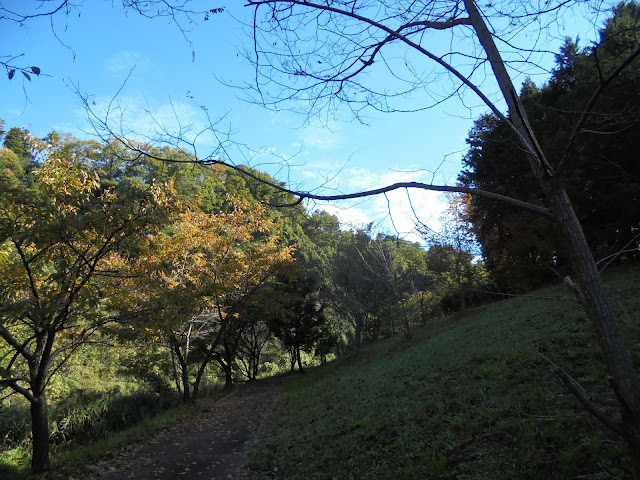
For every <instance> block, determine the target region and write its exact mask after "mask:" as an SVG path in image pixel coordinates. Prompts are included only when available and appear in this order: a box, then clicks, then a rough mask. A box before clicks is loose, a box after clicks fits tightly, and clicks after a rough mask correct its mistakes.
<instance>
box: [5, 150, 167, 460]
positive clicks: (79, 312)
mask: <svg viewBox="0 0 640 480" xmlns="http://www.w3.org/2000/svg"><path fill="white" fill-rule="evenodd" d="M30 146H31V148H32V150H31V151H34V152H36V153H37V157H38V159H39V161H40V163H39V164H38V165H37V167H35V168H32V169H31V171H30V173H29V175H28V176H24V175H23V174H22V175H21V174H20V167H21V164H20V163H19V162H18V163H14V166H15V169H14V170H12V169H11V168H5V169H4V170H3V172H2V175H0V342H1V346H0V351H1V352H2V355H1V356H0V386H2V387H8V388H10V389H12V390H13V391H14V392H16V393H18V394H20V395H22V396H23V397H24V398H25V399H27V400H28V402H29V404H30V407H31V425H32V442H33V455H32V462H31V466H32V470H33V471H34V472H43V471H45V470H47V469H48V468H49V430H48V428H49V426H48V401H47V386H48V384H49V382H50V380H51V377H52V375H54V374H55V373H56V372H57V371H58V370H59V369H60V368H61V367H62V366H63V365H64V363H65V362H66V361H67V360H68V359H69V358H70V357H71V354H72V353H73V352H74V351H75V350H76V349H77V348H78V347H80V346H81V345H82V344H83V343H85V342H86V341H87V340H88V339H89V338H90V337H91V335H92V334H93V333H94V332H96V330H97V329H98V328H100V327H101V326H103V325H105V324H106V323H109V322H115V321H117V320H119V319H124V318H127V315H126V314H125V312H124V311H123V312H115V311H113V310H110V309H109V308H108V305H107V302H106V301H105V300H104V299H105V298H109V296H110V294H111V293H113V292H114V291H115V290H117V285H118V283H119V279H118V277H119V275H120V273H121V271H120V270H119V269H118V268H117V266H116V265H117V264H116V263H114V262H113V257H114V256H115V255H116V254H125V253H126V252H129V251H131V249H135V248H136V245H137V244H138V242H140V241H141V240H142V238H143V237H144V235H145V234H146V233H148V231H149V230H150V229H153V228H155V227H156V226H157V225H158V224H159V223H162V222H164V221H166V218H167V213H168V212H170V211H171V205H172V204H173V201H174V198H173V194H172V191H171V189H170V188H167V189H163V188H159V187H157V186H150V187H147V188H131V187H130V186H129V187H127V186H121V187H122V188H107V187H104V186H103V185H101V182H100V177H99V171H98V169H97V168H96V166H95V164H94V163H93V162H92V161H91V159H87V158H86V157H83V156H81V155H67V154H68V153H69V151H68V149H67V148H65V145H61V146H59V148H57V147H56V145H52V144H45V143H42V142H40V141H38V140H36V139H31V141H30ZM0 158H1V157H0ZM16 173H18V175H16ZM22 173H23V172H22Z"/></svg>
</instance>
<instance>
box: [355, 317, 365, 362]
mask: <svg viewBox="0 0 640 480" xmlns="http://www.w3.org/2000/svg"><path fill="white" fill-rule="evenodd" d="M355 320H356V331H355V338H354V348H355V351H356V353H358V352H359V351H360V344H361V342H362V327H363V325H364V314H362V313H358V314H356V318H355Z"/></svg>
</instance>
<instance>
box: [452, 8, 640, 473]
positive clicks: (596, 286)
mask: <svg viewBox="0 0 640 480" xmlns="http://www.w3.org/2000/svg"><path fill="white" fill-rule="evenodd" d="M464 3H465V7H466V9H467V12H468V13H469V18H470V20H471V23H472V25H473V27H474V29H475V31H476V34H477V35H478V39H479V40H480V43H481V44H482V46H483V48H484V50H485V52H486V53H487V57H488V59H489V61H490V62H491V66H492V68H493V71H494V75H495V78H496V80H497V81H498V84H499V86H500V89H501V91H502V94H503V96H504V98H505V100H506V102H507V104H508V105H509V112H510V117H509V120H510V121H511V122H512V125H513V126H514V128H515V130H516V131H517V133H518V134H519V135H520V137H521V140H522V143H523V144H524V146H525V148H526V149H527V151H528V152H529V160H530V164H531V169H532V171H533V173H534V175H535V176H536V178H537V180H538V182H539V184H540V186H541V187H542V191H543V193H544V195H545V197H546V199H547V200H548V201H549V203H550V207H551V212H552V215H553V218H554V220H555V222H556V223H557V225H558V227H559V228H560V230H561V232H562V234H563V235H564V238H565V239H566V241H567V243H568V245H569V251H570V255H571V260H572V266H573V269H574V271H575V274H576V275H577V277H578V284H579V287H580V288H579V291H578V295H579V298H580V299H581V302H582V303H583V305H584V307H585V309H586V311H587V314H588V315H589V318H590V319H591V322H592V324H593V326H594V328H595V331H596V336H597V339H598V342H599V343H600V347H601V349H602V353H603V357H604V362H605V364H606V366H607V370H608V372H609V375H610V376H611V384H612V387H613V389H614V392H615V394H616V397H617V399H618V404H619V408H620V413H621V416H622V423H621V424H616V423H615V422H613V421H612V420H611V419H610V418H609V417H606V416H605V415H603V414H602V413H601V412H599V410H598V409H597V408H596V407H595V406H594V405H592V404H591V403H590V401H589V400H588V399H586V398H583V397H584V395H581V394H580V392H579V391H578V390H577V389H576V388H571V390H572V392H573V393H574V395H576V397H577V398H578V399H579V400H580V401H581V402H582V403H583V404H585V405H586V406H587V408H588V409H589V411H590V412H591V413H593V414H595V415H596V417H597V418H598V419H599V420H601V421H602V422H603V423H605V425H607V426H608V427H610V428H612V429H613V430H614V431H616V433H620V434H621V435H622V436H623V437H624V438H625V440H626V441H627V443H628V445H629V447H630V449H631V453H632V458H633V464H634V468H635V475H636V477H638V476H639V475H640V380H639V379H638V375H637V373H636V371H635V369H634V367H633V363H632V361H631V357H630V356H629V352H628V350H627V347H626V345H625V343H624V340H623V338H622V334H621V332H620V329H619V327H618V321H617V318H616V317H615V315H614V313H613V311H612V310H611V305H610V303H609V299H608V298H607V295H606V293H605V290H604V285H603V283H602V279H601V277H600V274H599V272H598V269H597V266H596V263H595V261H594V259H593V255H592V253H591V249H590V248H589V244H588V242H587V239H586V237H585V235H584V232H583V230H582V226H581V225H580V222H579V220H578V218H577V216H576V214H575V211H574V209H573V206H572V205H571V201H570V200H569V197H568V196H567V193H566V191H565V189H564V187H563V185H562V184H561V182H560V180H559V178H558V177H557V176H556V175H555V172H553V169H552V168H551V167H550V166H549V164H548V163H547V161H546V159H545V158H544V154H543V153H542V151H541V149H540V146H539V145H538V142H537V140H536V138H535V135H534V133H533V132H532V131H531V128H530V127H529V124H528V120H527V118H526V113H525V112H524V109H523V108H522V106H521V105H520V102H519V98H518V96H517V94H516V92H515V89H514V87H513V84H512V82H511V78H510V77H509V74H508V72H507V70H506V68H505V64H504V61H503V60H502V58H501V56H500V53H499V51H498V49H497V48H496V46H495V43H494V41H493V37H492V35H491V32H489V30H488V28H487V26H486V24H485V23H484V20H483V18H482V16H481V14H480V13H479V11H478V9H477V8H476V6H475V3H474V2H473V0H464ZM565 383H566V382H565ZM568 385H572V384H571V383H569V384H568Z"/></svg>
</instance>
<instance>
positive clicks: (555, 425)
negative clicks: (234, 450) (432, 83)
mask: <svg viewBox="0 0 640 480" xmlns="http://www.w3.org/2000/svg"><path fill="white" fill-rule="evenodd" d="M639 280H640V268H638V267H633V268H624V269H618V270H616V271H612V272H610V273H609V274H607V275H606V282H607V288H608V289H609V292H610V294H611V296H612V298H613V303H614V306H615V309H616V312H617V314H618V315H619V317H620V319H621V322H622V323H623V329H624V333H625V335H626V337H627V339H629V345H630V348H631V349H632V355H633V358H634V359H635V360H636V362H637V363H640V362H639V361H640V343H639V342H638V341H637V339H638V338H639V334H640V321H639V320H640V313H639V312H640V299H639V298H638V288H637V285H638V281H639ZM543 356H544V357H546V358H547V359H549V360H551V361H553V362H554V363H555V364H556V365H558V366H560V367H562V368H563V369H565V370H566V371H567V372H568V373H569V374H570V375H571V376H573V377H574V378H576V379H578V380H579V381H580V382H581V384H582V385H583V387H584V388H585V389H586V390H587V391H588V392H589V394H590V396H591V398H592V399H593V400H594V401H595V402H596V403H597V405H599V406H601V408H602V409H603V410H604V411H606V412H607V413H610V414H612V415H614V412H615V404H614V402H615V399H614V398H612V395H611V393H610V389H609V388H608V385H607V379H606V372H605V371H604V367H603V366H602V363H601V362H600V360H599V357H600V355H599V352H598V347H597V345H596V343H595V340H594V335H593V334H592V327H591V324H590V323H589V322H588V320H587V318H586V315H585V314H584V312H583V311H582V310H581V308H580V307H579V305H577V304H576V303H575V302H574V301H573V300H572V298H571V297H570V295H569V293H568V292H567V290H566V289H565V288H563V287H562V286H556V287H551V288H547V289H544V290H540V291H538V292H535V293H534V294H531V295H528V296H524V297H518V298H511V299H506V300H504V301H501V302H498V303H495V304H492V305H487V306H484V307H480V308H476V309H473V310H468V311H466V312H464V313H461V314H458V315H456V316H453V317H449V318H445V319H442V320H437V321H433V322H431V323H429V324H428V325H427V326H425V327H424V328H422V329H420V330H418V331H416V332H415V336H414V338H413V340H412V341H410V342H408V341H406V340H404V339H403V338H401V336H396V337H395V338H392V339H390V340H387V341H383V342H380V343H377V344H373V345H369V346H368V347H366V348H364V349H363V351H362V352H361V353H360V354H359V355H358V356H356V357H352V358H348V359H341V360H338V361H335V362H331V363H329V364H327V365H325V366H323V367H319V368H317V369H315V370H313V371H310V373H309V374H308V375H305V376H301V377H300V378H299V379H297V380H295V381H292V382H289V385H288V386H287V389H286V391H285V394H284V395H283V397H282V399H281V401H280V403H279V405H278V407H277V408H276V410H275V412H274V414H273V415H272V416H271V418H270V420H269V422H268V424H267V425H266V427H265V428H264V430H263V436H262V439H261V441H260V442H259V443H258V444H257V445H256V447H255V449H254V452H253V455H252V458H251V461H250V467H251V471H252V472H253V473H252V476H251V478H253V479H267V478H270V479H279V478H282V479H284V478H286V479H312V478H313V479H331V478H339V479H342V478H345V479H346V478H357V479H365V478H370V479H384V478H388V479H398V478H407V479H411V478H444V479H448V478H451V479H453V478H456V479H487V478H492V479H505V478H513V479H525V478H559V479H560V478H562V479H565V478H581V479H605V478H629V477H631V472H630V460H629V458H628V456H627V453H626V450H625V445H624V444H623V442H620V441H619V440H618V438H616V437H615V436H614V435H613V434H612V433H610V432H609V431H608V430H607V429H606V428H605V427H604V426H602V425H601V424H600V423H598V422H597V421H596V420H595V419H594V418H592V417H591V416H590V415H589V414H587V413H586V412H585V410H584V409H583V408H582V406H581V405H580V404H579V403H578V401H577V400H575V398H574V397H573V396H572V395H571V394H570V393H569V392H568V390H567V389H566V387H565V386H564V385H563V383H562V382H561V381H560V380H559V378H558V377H557V376H556V375H555V374H554V372H553V367H552V365H551V364H550V363H549V362H548V361H547V360H546V359H545V358H544V357H543Z"/></svg>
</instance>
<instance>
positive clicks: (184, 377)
mask: <svg viewBox="0 0 640 480" xmlns="http://www.w3.org/2000/svg"><path fill="white" fill-rule="evenodd" d="M169 342H170V343H171V347H172V348H173V352H174V353H175V357H176V359H177V363H178V365H179V366H180V379H181V381H182V403H183V404H184V405H187V404H189V403H191V401H192V400H191V384H190V382H189V368H188V367H189V365H188V364H187V357H186V356H183V355H182V351H181V350H180V342H179V341H178V339H177V338H176V337H175V336H174V335H171V336H170V337H169ZM176 383H177V381H176ZM178 392H180V388H178Z"/></svg>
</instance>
